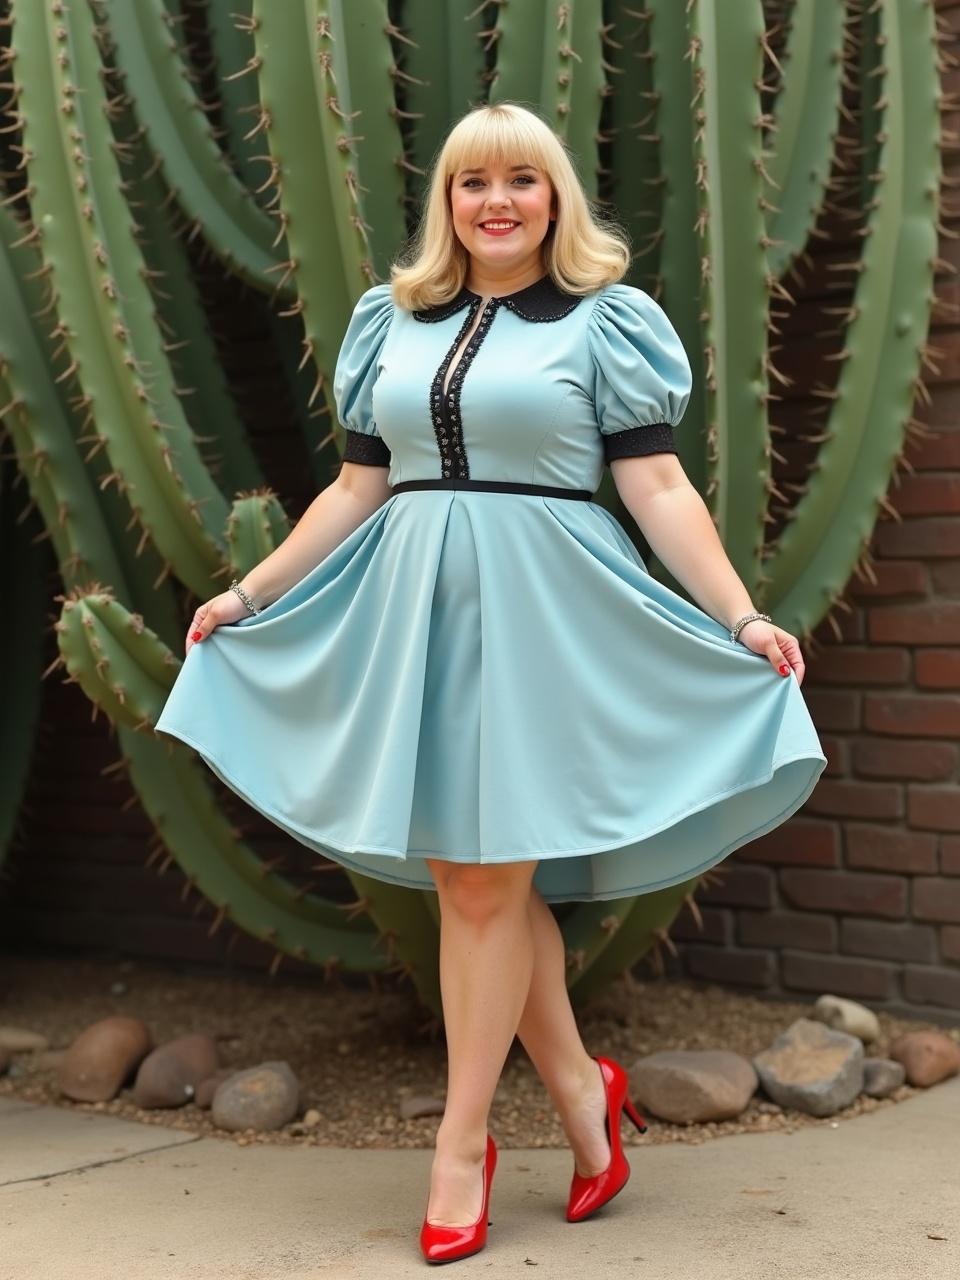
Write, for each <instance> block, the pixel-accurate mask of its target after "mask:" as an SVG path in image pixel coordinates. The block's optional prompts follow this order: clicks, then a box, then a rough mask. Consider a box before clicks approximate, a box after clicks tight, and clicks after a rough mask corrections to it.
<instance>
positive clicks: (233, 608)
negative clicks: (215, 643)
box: [184, 591, 250, 657]
mask: <svg viewBox="0 0 960 1280" xmlns="http://www.w3.org/2000/svg"><path fill="white" fill-rule="evenodd" d="M249 616H250V610H249V609H248V608H247V606H246V605H245V604H244V603H243V601H242V600H241V599H240V597H239V596H238V595H237V593H236V592H235V591H223V592H221V593H220V595H218V596H214V597H213V598H212V599H210V600H208V601H207V602H206V603H205V604H202V605H200V607H199V608H198V609H197V611H196V613H195V614H194V615H193V621H192V622H191V623H190V627H189V629H188V630H187V640H186V645H185V647H184V657H186V655H187V654H188V653H189V652H190V650H191V648H192V647H193V646H194V644H200V643H201V641H203V640H205V639H206V638H207V636H208V635H209V634H210V632H211V631H213V630H214V629H215V628H216V627H220V626H225V625H227V624H228V623H231V622H237V621H239V619H240V618H246V617H249ZM197 637H199V639H198V638H197Z"/></svg>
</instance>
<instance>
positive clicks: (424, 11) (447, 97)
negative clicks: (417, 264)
mask: <svg viewBox="0 0 960 1280" xmlns="http://www.w3.org/2000/svg"><path fill="white" fill-rule="evenodd" d="M485 8H486V7H485V6H484V5H480V4H475V3H473V0H404V5H403V29H402V31H401V32H400V34H399V38H398V40H397V44H396V60H397V64H398V81H399V87H400V92H401V94H402V98H403V106H404V111H403V115H402V117H401V118H402V119H403V120H404V121H405V122H407V123H406V125H405V127H406V130H407V157H406V159H407V166H408V170H407V173H408V178H409V180H410V187H411V190H410V200H411V203H412V204H413V205H418V204H419V202H420V200H421V199H422V197H423V194H424V190H423V178H424V175H425V174H426V172H427V171H428V169H429V168H430V165H431V164H432V163H433V161H434V159H435V157H436V155H437V153H438V152H439V150H440V147H441V146H442V145H443V139H444V136H445V135H446V133H447V130H448V129H449V127H450V123H451V121H453V120H456V119H458V118H459V117H460V116H461V115H462V114H463V113H464V112H465V111H468V110H469V109H470V108H471V107H472V106H473V105H474V104H475V103H477V102H482V101H484V100H485V98H486V94H487V82H488V79H489V72H488V71H487V59H488V50H489V48H490V45H491V39H490V36H491V31H490V23H489V11H487V12H485Z"/></svg>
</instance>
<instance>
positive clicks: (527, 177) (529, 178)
mask: <svg viewBox="0 0 960 1280" xmlns="http://www.w3.org/2000/svg"><path fill="white" fill-rule="evenodd" d="M480 181H481V179H480V178H467V179H465V181H464V183H463V185H464V186H465V187H469V185H470V183H471V182H480ZM513 181H514V182H521V181H525V182H526V183H527V184H529V183H531V182H535V181H536V179H535V178H534V177H532V176H531V175H530V174H529V173H519V174H517V176H516V177H515V178H514V179H513Z"/></svg>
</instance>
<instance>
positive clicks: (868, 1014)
mask: <svg viewBox="0 0 960 1280" xmlns="http://www.w3.org/2000/svg"><path fill="white" fill-rule="evenodd" d="M810 1016H811V1018H813V1019H814V1020H815V1021H817V1022H824V1023H826V1025H827V1026H828V1027H832V1028H833V1030H834V1031H846V1033H847V1035H848V1036H856V1037H857V1039H858V1040H862V1041H863V1042H864V1044H870V1043H871V1041H873V1040H878V1039H879V1038H880V1020H879V1019H878V1018H877V1015H876V1014H875V1013H874V1012H873V1010H872V1009H868V1008H867V1007H866V1005H863V1004H858V1003H857V1001H856V1000H845V999H844V998H843V996H821V997H820V998H819V1000H817V1002H816V1003H815V1004H814V1006H813V1012H812V1013H811V1015H810Z"/></svg>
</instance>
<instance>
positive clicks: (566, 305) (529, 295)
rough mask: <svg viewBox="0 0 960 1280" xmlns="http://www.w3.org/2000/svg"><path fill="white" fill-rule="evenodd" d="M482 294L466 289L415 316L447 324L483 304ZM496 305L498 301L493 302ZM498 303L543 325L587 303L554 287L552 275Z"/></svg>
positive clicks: (543, 277)
mask: <svg viewBox="0 0 960 1280" xmlns="http://www.w3.org/2000/svg"><path fill="white" fill-rule="evenodd" d="M481 301H482V298H481V296H480V294H478V293H474V292H473V290H472V289H468V288H467V287H466V285H464V286H463V288H462V289H461V290H460V292H459V293H458V294H457V295H456V297H455V298H452V299H451V300H450V301H449V302H440V303H438V304H437V305H436V306H435V307H424V308H422V309H421V310H418V311H414V312H413V315H414V317H415V318H416V319H417V320H422V321H423V322H424V323H425V324H433V323H435V322H436V321H437V320H446V319H447V318H448V317H449V316H452V315H455V314H456V312H458V311H460V310H462V309H463V308H464V307H466V306H468V305H469V304H471V303H474V302H481ZM491 301H494V299H491ZM495 301H497V302H502V303H503V305H504V306H506V307H509V308H510V310H511V311H513V312H514V313H515V314H516V315H518V316H521V317H522V318H523V319H524V320H530V321H533V322H537V321H540V322H543V321H551V320H562V319H563V317H564V316H568V315H569V314H570V312H571V311H573V309H574V308H575V307H577V306H579V305H580V303H581V302H582V301H583V297H582V296H581V295H580V294H573V293H567V292H566V291H565V290H563V289H561V288H560V287H559V286H558V285H557V284H555V283H554V280H553V277H552V276H551V275H550V274H549V273H548V274H547V275H545V276H541V277H540V279H539V280H535V281H534V282H533V284H529V285H527V287H526V288H525V289H518V290H517V291H516V292H515V293H509V294H504V295H502V296H501V297H499V298H496V299H495Z"/></svg>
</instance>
